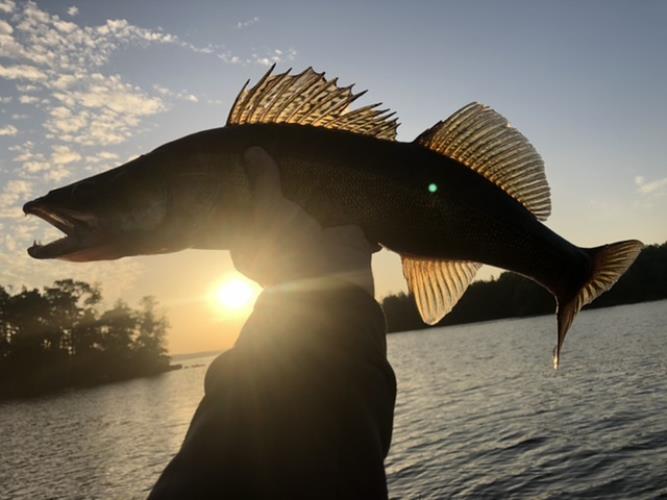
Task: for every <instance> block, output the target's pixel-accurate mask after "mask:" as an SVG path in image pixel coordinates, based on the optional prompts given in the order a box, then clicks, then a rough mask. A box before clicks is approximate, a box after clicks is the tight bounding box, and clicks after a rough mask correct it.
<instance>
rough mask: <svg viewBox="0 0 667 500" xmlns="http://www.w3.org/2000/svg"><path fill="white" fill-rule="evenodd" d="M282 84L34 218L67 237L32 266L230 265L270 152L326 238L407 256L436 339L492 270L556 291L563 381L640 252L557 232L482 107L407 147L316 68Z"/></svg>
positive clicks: (244, 93) (508, 133)
mask: <svg viewBox="0 0 667 500" xmlns="http://www.w3.org/2000/svg"><path fill="white" fill-rule="evenodd" d="M274 69H275V65H274V66H272V67H271V68H270V69H269V70H268V71H267V72H266V74H265V75H264V76H263V77H262V78H261V79H260V80H259V81H258V82H257V83H256V84H255V85H254V86H252V87H250V88H249V82H250V81H249V80H248V81H247V82H246V84H245V85H244V86H243V88H242V89H241V91H240V93H239V94H238V96H237V98H236V100H235V102H234V103H233V105H232V107H231V110H230V112H229V116H228V118H227V122H226V124H225V126H223V127H219V128H215V129H211V130H204V131H200V132H197V133H193V134H191V135H188V136H186V137H182V138H180V139H177V140H174V141H172V142H169V143H167V144H164V145H162V146H160V147H158V148H157V149H155V150H153V151H151V152H149V153H147V154H145V155H142V156H139V157H137V158H135V159H133V160H131V161H129V162H127V163H125V164H123V165H121V166H118V167H116V168H113V169H111V170H108V171H106V172H103V173H100V174H97V175H94V176H91V177H88V178H85V179H83V180H80V181H78V182H75V183H73V184H70V185H67V186H65V187H61V188H59V189H55V190H52V191H50V192H49V193H47V194H46V195H45V196H42V197H40V198H37V199H35V200H32V201H29V202H27V203H26V204H25V205H24V207H23V210H24V212H25V213H26V214H32V215H35V216H37V217H40V218H41V219H43V220H45V221H46V222H48V223H50V224H52V225H53V226H55V227H56V228H58V229H60V230H61V231H62V232H63V233H64V237H62V238H60V239H58V240H56V241H53V242H50V243H48V244H44V245H42V244H39V243H35V244H34V245H33V246H31V247H30V248H28V253H29V255H30V256H32V257H33V258H35V259H64V260H69V261H77V262H85V261H95V260H108V259H118V258H121V257H128V256H133V255H153V254H160V253H167V252H176V251H180V250H183V249H187V248H194V249H217V250H224V249H229V248H230V245H231V242H232V241H233V240H234V237H235V235H236V234H238V231H239V230H240V228H242V227H243V225H244V223H245V222H244V221H247V216H248V215H247V214H248V213H250V211H251V204H252V196H251V191H250V187H249V185H248V179H247V177H246V176H245V173H244V170H243V160H242V157H243V153H244V151H245V150H246V149H247V148H249V147H251V146H260V147H261V148H263V149H265V150H266V151H267V152H268V153H269V154H270V155H271V156H272V157H273V158H274V159H275V160H276V162H277V164H278V168H279V171H280V177H281V185H282V189H283V192H284V195H285V197H286V198H288V199H290V200H292V201H293V202H295V203H297V204H298V205H299V206H301V207H302V208H303V209H304V210H305V211H306V212H307V213H309V214H310V215H311V216H312V217H314V218H315V219H316V220H317V221H318V222H319V223H320V224H322V226H323V227H332V226H338V225H350V224H354V225H358V226H360V227H361V228H362V230H363V231H364V234H365V235H366V237H367V238H368V240H369V241H370V242H372V243H374V244H377V245H380V246H382V247H384V248H386V249H388V250H390V251H393V252H396V253H398V254H399V255H400V256H401V261H402V267H403V274H404V276H405V278H406V282H407V286H408V289H409V290H410V293H411V294H412V295H413V296H414V299H415V302H416V305H417V308H418V310H419V313H420V315H421V317H422V319H423V321H424V322H425V323H427V324H431V325H433V324H436V323H438V322H439V321H440V320H441V319H442V318H443V317H444V316H445V315H446V314H447V313H448V312H450V311H451V310H452V308H453V307H454V305H455V304H456V303H457V301H458V300H459V299H460V297H461V296H462V295H463V293H464V292H465V290H466V289H467V287H468V285H469V284H470V283H471V282H472V280H473V279H474V277H475V274H476V272H477V270H478V269H479V268H480V266H481V265H482V264H490V265H492V266H496V267H499V268H502V269H506V270H509V271H512V272H515V273H519V274H521V275H523V276H527V277H528V278H530V279H532V280H534V281H536V282H537V283H539V284H540V285H541V286H543V287H544V288H546V289H547V290H548V291H549V292H551V293H552V294H553V296H554V298H555V301H556V305H557V307H556V316H557V343H556V347H555V348H554V352H553V364H554V367H556V368H557V367H558V365H559V362H560V353H561V350H562V347H563V341H564V339H565V336H566V334H567V332H568V330H569V328H570V326H571V325H572V322H573V320H574V317H575V315H576V314H577V313H578V312H579V311H580V310H581V308H582V307H583V306H585V305H586V304H589V303H590V302H592V301H593V300H595V298H596V297H598V296H599V295H600V294H602V293H604V292H605V291H607V290H609V289H610V288H611V287H612V286H613V285H614V283H615V282H616V281H617V280H618V279H619V278H620V276H622V275H623V273H624V272H625V271H626V270H627V269H628V268H629V266H630V265H631V264H632V263H633V262H634V260H635V259H636V257H637V256H638V254H639V253H640V252H641V250H642V248H643V244H642V243H641V242H640V241H638V240H626V241H619V242H616V243H611V244H607V245H602V246H597V247H593V248H584V247H578V246H576V245H574V244H572V243H570V242H569V241H568V240H566V239H565V238H563V237H562V236H560V235H559V234H557V233H556V232H554V231H553V230H551V229H549V228H548V227H547V226H546V225H545V224H544V221H545V220H546V218H547V217H548V216H549V214H550V212H551V201H550V189H549V185H548V183H547V180H546V175H545V170H544V162H543V160H542V158H541V157H540V155H539V153H537V151H536V150H535V148H534V147H533V146H532V145H531V144H530V142H529V141H528V140H527V139H526V138H525V137H524V136H523V134H521V132H519V131H518V130H517V129H516V128H514V127H513V126H512V125H511V124H510V123H509V122H508V121H507V119H505V118H504V117H503V116H502V115H500V114H499V113H497V112H496V111H494V110H493V109H492V108H491V107H489V106H486V105H483V104H481V103H478V102H473V103H470V104H468V105H466V106H464V107H463V108H461V109H460V110H458V111H456V112H455V113H454V114H452V115H451V116H450V117H449V118H447V119H446V120H443V121H439V122H438V123H436V124H435V125H433V126H432V127H430V128H428V129H427V130H425V131H424V132H423V133H421V134H420V135H419V136H418V137H417V138H416V139H415V140H413V141H410V142H402V141H397V140H396V132H397V127H398V125H399V123H398V119H397V117H396V115H395V113H394V112H392V111H390V110H389V109H386V108H382V107H381V106H382V105H381V103H376V104H371V105H366V106H360V107H356V108H355V107H353V106H352V104H353V102H354V101H356V100H357V99H358V98H359V97H361V96H362V95H363V94H364V93H365V91H364V92H358V93H355V92H353V85H349V86H342V85H339V84H338V79H337V78H333V79H327V77H326V76H325V73H324V72H316V71H315V70H313V68H312V67H309V68H307V69H306V70H304V71H302V72H300V73H294V74H293V73H292V72H291V68H290V69H289V70H287V71H285V72H283V73H279V74H274V73H273V71H274Z"/></svg>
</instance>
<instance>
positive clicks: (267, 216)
mask: <svg viewBox="0 0 667 500" xmlns="http://www.w3.org/2000/svg"><path fill="white" fill-rule="evenodd" d="M243 159H244V163H245V170H246V174H247V176H248V180H249V182H250V188H251V192H252V196H253V198H254V200H253V209H252V213H251V214H250V217H249V223H248V225H247V226H246V227H243V228H240V230H239V234H238V237H237V238H235V241H234V242H233V243H232V245H231V248H230V250H231V255H232V261H233V262H234V266H235V267H236V269H237V270H238V271H240V272H241V273H243V274H245V275H246V276H248V277H249V278H251V279H253V280H255V281H257V282H258V283H259V284H260V285H262V286H264V287H267V286H275V285H286V284H299V283H301V284H308V286H317V285H318V280H320V279H322V278H335V279H339V280H344V281H347V282H349V283H353V284H355V285H357V286H360V287H361V288H363V289H364V290H366V291H367V292H368V293H369V294H370V295H371V296H372V295H373V275H372V273H371V267H370V264H371V254H372V252H373V251H374V250H375V249H374V248H373V247H372V246H371V244H370V243H369V242H368V240H366V237H365V236H364V234H363V232H362V230H361V228H360V227H359V226H353V225H350V226H338V227H332V228H326V229H323V228H322V226H320V224H319V223H318V222H317V221H316V220H315V219H314V218H313V217H311V216H310V215H309V214H307V213H306V212H305V211H304V210H303V209H302V208H301V207H300V206H299V205H297V204H296V203H294V202H292V201H290V200H288V199H287V198H285V197H284V196H283V194H282V190H281V185H280V172H279V171H278V166H277V165H276V163H275V161H274V160H273V158H271V156H269V154H268V153H267V152H266V151H264V150H263V149H262V148H259V147H256V146H254V147H251V148H249V149H248V150H246V151H245V153H244V156H243ZM324 281H325V280H322V283H324Z"/></svg>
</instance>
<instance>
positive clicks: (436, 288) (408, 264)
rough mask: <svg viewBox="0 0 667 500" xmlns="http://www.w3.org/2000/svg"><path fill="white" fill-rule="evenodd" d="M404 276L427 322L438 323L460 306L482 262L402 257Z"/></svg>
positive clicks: (420, 312) (430, 323)
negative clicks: (457, 305) (456, 306)
mask: <svg viewBox="0 0 667 500" xmlns="http://www.w3.org/2000/svg"><path fill="white" fill-rule="evenodd" d="M401 258H402V260H403V275H404V276H405V279H406V280H407V282H408V288H409V289H410V292H412V294H413V295H414V297H415V302H416V304H417V309H418V310H419V314H420V315H421V317H422V319H423V320H424V322H425V323H428V324H429V325H434V324H436V323H437V322H438V321H440V320H441V319H442V318H444V317H445V315H446V314H447V313H449V311H451V310H452V308H453V307H454V306H455V305H456V303H457V302H458V301H459V299H460V298H461V296H462V295H463V293H464V292H465V291H466V289H467V288H468V285H470V282H471V281H472V279H473V278H474V277H475V273H477V270H478V269H479V268H480V266H481V264H479V263H477V262H469V261H463V260H432V259H420V258H418V257H409V256H405V255H403V256H401Z"/></svg>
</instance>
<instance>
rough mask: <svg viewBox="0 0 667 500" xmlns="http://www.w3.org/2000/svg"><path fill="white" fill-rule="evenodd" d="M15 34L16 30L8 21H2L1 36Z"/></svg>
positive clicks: (0, 21)
mask: <svg viewBox="0 0 667 500" xmlns="http://www.w3.org/2000/svg"><path fill="white" fill-rule="evenodd" d="M13 32H14V28H12V25H11V24H9V23H8V22H7V21H4V20H2V19H0V35H11V34H12V33H13Z"/></svg>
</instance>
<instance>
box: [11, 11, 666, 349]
mask: <svg viewBox="0 0 667 500" xmlns="http://www.w3.org/2000/svg"><path fill="white" fill-rule="evenodd" d="M666 24H667V2H664V1H650V0H646V1H642V2H635V1H632V0H628V1H623V2H620V1H592V0H591V1H587V2H580V1H559V2H545V1H532V0H531V1H506V2H495V1H476V0H474V1H466V2H463V1H458V2H447V1H438V2H372V1H368V2H358V1H355V2H346V1H336V2H332V1H330V2H317V1H309V2H271V1H266V0H265V1H260V2H253V1H243V2H218V1H213V0H209V1H205V0H200V1H197V2H176V1H165V0H160V1H158V0H143V1H141V2H136V1H118V0H115V1H113V2H92V1H86V2H80V1H74V0H72V1H66V2H61V1H48V2H24V1H19V0H17V1H12V0H0V284H1V285H3V286H5V287H7V286H9V287H12V288H13V289H14V290H15V291H16V290H20V288H21V286H24V285H25V286H28V287H35V286H43V285H46V284H49V283H51V282H52V281H53V280H55V279H60V278H69V277H71V278H75V279H82V280H86V281H89V282H96V283H98V284H99V285H100V286H101V288H102V291H103V294H104V296H105V297H106V300H107V301H108V303H111V302H113V301H115V300H116V299H118V298H123V299H124V300H126V301H128V302H130V304H132V305H136V304H137V302H138V300H139V298H140V297H142V296H144V295H154V296H155V297H156V298H157V299H158V300H159V301H160V303H161V304H162V306H163V308H164V311H165V313H166V314H167V315H168V317H169V319H170V322H171V325H172V328H171V331H170V334H169V338H168V342H169V349H170V351H171V352H173V353H184V352H196V351H207V350H218V349H224V348H227V347H229V346H230V345H232V343H233V341H234V339H235V337H236V335H237V334H238V330H239V328H240V326H241V325H242V324H243V321H244V319H245V317H246V316H247V314H248V312H249V309H248V308H245V309H241V310H240V311H237V312H231V311H227V310H221V309H220V308H219V307H217V306H216V305H215V303H214V301H212V300H211V299H210V297H211V293H212V291H213V290H215V288H216V286H217V285H218V284H220V283H224V282H225V281H227V280H229V279H231V278H232V277H234V276H238V275H237V273H235V271H234V269H233V267H232V265H231V261H230V259H229V256H228V254H227V252H224V251H194V250H188V251H184V252H180V253H177V254H170V255H163V256H152V257H132V258H126V259H121V260H118V261H113V262H96V263H87V264H74V263H64V262H60V261H55V262H54V261H35V260H31V259H30V258H29V257H28V256H27V254H26V251H25V250H26V248H27V247H28V246H30V244H31V243H32V241H33V239H37V240H43V241H49V240H50V239H53V237H54V236H56V235H57V233H58V232H57V230H54V229H53V228H50V227H49V226H48V224H46V223H44V222H42V221H40V220H38V219H36V218H30V217H29V218H26V217H24V216H23V215H22V212H21V206H22V204H23V203H24V202H25V201H27V200H29V199H32V198H34V197H36V196H39V195H42V194H45V193H46V192H47V191H48V190H50V189H53V188H56V187H60V186H63V185H65V184H68V183H70V182H73V181H76V180H79V179H81V178H84V177H87V176H89V175H92V174H94V173H97V172H100V171H104V170H106V169H109V168H112V167H114V166H117V165H120V164H122V163H124V162H125V161H127V160H128V159H130V158H133V157H135V156H137V155H139V154H142V153H145V152H148V151H150V150H152V149H154V148H156V147H157V146H159V145H161V144H163V143H165V142H168V141H170V140H173V139H176V138H178V137H181V136H184V135H187V134H189V133H192V132H196V131H199V130H203V129H208V128H214V127H219V126H223V125H224V122H225V120H226V116H227V113H228V111H229V107H230V106H231V104H232V102H233V100H234V98H235V96H236V94H237V92H238V91H239V90H240V88H241V86H242V84H243V83H244V82H245V81H246V80H247V79H248V78H251V79H252V80H253V81H256V80H257V78H259V77H260V76H261V75H262V74H263V73H264V72H265V71H266V69H267V67H268V66H269V65H271V64H273V63H276V64H277V69H278V70H281V71H282V70H284V69H287V68H288V67H293V68H294V69H295V70H297V71H300V70H302V69H304V68H306V67H308V66H311V65H312V66H313V67H314V68H315V69H316V70H318V71H326V72H327V75H328V76H338V77H340V81H341V83H343V84H349V83H353V82H356V84H357V86H356V88H357V89H365V88H366V89H369V93H368V94H367V96H366V97H364V99H365V101H362V102H361V104H364V103H370V102H376V101H382V102H383V103H384V104H385V105H386V106H387V107H390V108H392V109H393V110H395V111H396V112H397V113H398V116H399V117H400V121H401V126H400V127H399V133H398V140H402V141H410V140H412V139H414V137H416V136H417V135H418V134H419V133H420V132H422V131H423V130H424V129H426V128H428V127H430V126H431V125H432V124H433V123H435V122H436V121H438V120H441V119H444V118H446V117H447V116H448V115H449V114H451V113H453V112H454V111H456V110H457V109H459V108H460V107H462V106H463V105H465V104H467V103H468V102H471V101H480V102H483V103H484V104H487V105H490V106H492V107H493V108H494V109H496V110H497V111H499V112H500V113H501V114H503V115H505V116H506V117H507V118H508V119H509V120H510V121H511V123H512V125H513V126H514V127H516V128H518V129H519V130H521V131H522V132H523V133H524V135H526V137H528V139H529V140H530V141H531V143H532V144H533V145H534V146H535V147H536V148H537V150H538V151H539V152H540V153H541V155H542V157H543V159H544V162H545V166H546V173H547V179H548V180H549V184H550V186H551V192H552V203H553V210H552V215H551V217H550V218H549V220H548V221H547V225H548V226H549V227H551V228H552V229H554V230H555V231H557V232H558V233H560V234H561V235H562V236H564V237H566V238H567V239H569V240H570V241H572V242H573V243H576V244H577V245H579V246H595V245H599V244H603V243H608V242H612V241H617V240H622V239H627V238H638V239H641V240H643V241H644V242H645V243H662V242H664V241H665V240H667V215H666V214H667V160H666V159H665V154H664V151H665V142H666V140H667V121H666V120H665V116H667V63H666V62H665V54H664V50H665V47H667V30H665V28H664V27H665V25H666ZM445 230H446V228H443V231H445ZM373 270H374V275H375V280H376V295H377V297H378V298H381V297H383V296H385V295H387V294H389V293H392V292H397V291H402V290H405V284H404V282H403V278H402V273H401V266H400V258H399V257H398V256H396V255H394V254H391V253H389V252H387V251H382V252H380V253H379V254H376V256H375V257H374V260H373ZM493 272H494V271H492V270H488V269H487V270H485V271H482V272H481V273H480V276H481V277H488V276H490V275H491V274H492V273H493Z"/></svg>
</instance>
